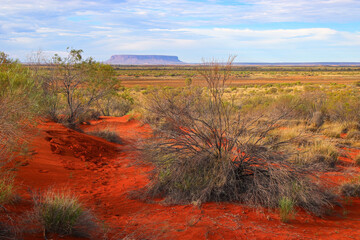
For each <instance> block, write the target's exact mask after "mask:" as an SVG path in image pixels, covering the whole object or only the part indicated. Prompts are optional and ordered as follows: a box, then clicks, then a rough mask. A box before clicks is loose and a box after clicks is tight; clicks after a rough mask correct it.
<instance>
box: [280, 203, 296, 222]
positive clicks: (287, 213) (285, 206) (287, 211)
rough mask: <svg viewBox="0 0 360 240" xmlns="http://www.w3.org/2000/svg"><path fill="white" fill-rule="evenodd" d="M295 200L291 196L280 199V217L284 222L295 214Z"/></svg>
mask: <svg viewBox="0 0 360 240" xmlns="http://www.w3.org/2000/svg"><path fill="white" fill-rule="evenodd" d="M294 206H295V202H294V201H293V200H292V199H291V198H289V197H282V198H281V199H280V201H279V208H280V219H281V221H282V222H285V223H287V222H289V221H290V219H291V218H292V217H293V215H294V212H295V210H294Z"/></svg>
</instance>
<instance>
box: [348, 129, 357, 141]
mask: <svg viewBox="0 0 360 240" xmlns="http://www.w3.org/2000/svg"><path fill="white" fill-rule="evenodd" d="M346 138H347V139H351V140H355V141H360V131H359V130H350V131H349V132H348V134H347V136H346Z"/></svg>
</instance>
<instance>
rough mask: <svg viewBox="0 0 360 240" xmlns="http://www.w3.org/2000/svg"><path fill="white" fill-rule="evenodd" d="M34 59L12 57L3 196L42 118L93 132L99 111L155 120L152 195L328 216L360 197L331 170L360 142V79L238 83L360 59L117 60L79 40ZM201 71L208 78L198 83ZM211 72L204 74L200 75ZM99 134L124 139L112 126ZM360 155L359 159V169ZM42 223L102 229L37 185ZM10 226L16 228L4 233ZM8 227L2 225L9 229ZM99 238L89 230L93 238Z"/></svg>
mask: <svg viewBox="0 0 360 240" xmlns="http://www.w3.org/2000/svg"><path fill="white" fill-rule="evenodd" d="M35 59H37V64H33V65H28V66H25V65H23V64H21V63H19V62H17V61H14V60H11V59H9V58H8V56H7V55H6V54H4V53H1V54H0V164H1V165H0V168H1V171H0V204H1V205H2V206H6V204H11V202H12V201H13V199H15V197H14V196H15V195H16V188H17V186H14V181H13V179H14V171H12V170H14V169H16V167H17V164H19V162H18V160H17V159H18V156H19V154H21V153H22V152H23V149H25V148H26V146H27V144H28V141H29V140H31V138H29V136H30V135H34V134H35V133H36V125H37V124H38V123H39V122H41V121H44V120H45V119H51V120H52V121H56V122H59V123H62V124H64V125H65V126H67V127H69V128H72V129H75V130H77V131H81V130H80V128H79V126H80V125H81V124H86V123H88V122H89V121H91V120H94V119H97V118H98V117H99V116H123V115H125V114H129V113H131V114H132V116H134V117H136V118H138V119H139V120H141V121H143V123H145V124H149V125H150V126H151V129H152V131H153V132H152V134H151V136H150V137H149V138H147V139H145V140H144V141H143V142H141V144H140V146H139V148H140V149H141V153H142V154H141V157H142V161H145V162H146V163H150V164H151V166H152V168H153V170H152V172H151V173H150V175H149V178H150V183H149V184H148V185H147V186H145V187H144V188H143V189H138V191H137V193H138V197H139V198H141V199H143V200H148V199H158V198H161V199H163V201H164V202H165V203H171V204H193V205H195V206H200V205H201V204H202V203H205V202H212V201H215V202H234V203H239V204H245V205H248V206H251V207H255V208H256V207H267V208H270V209H277V210H278V211H279V214H280V219H281V221H283V222H289V221H291V220H292V219H293V218H296V216H295V214H296V211H297V209H303V210H305V211H307V212H309V213H310V214H314V215H316V216H324V215H325V214H326V213H328V212H329V209H332V208H333V207H334V206H341V203H342V198H343V197H359V195H360V194H359V192H360V187H359V181H358V178H356V179H357V180H353V181H350V182H344V184H343V185H342V186H340V187H338V186H337V187H334V186H333V184H331V183H330V181H326V179H324V178H321V174H322V173H325V172H328V171H332V170H334V169H336V168H337V167H338V166H339V164H340V161H339V158H340V157H341V156H346V154H347V153H346V149H350V148H351V149H359V148H360V94H359V91H360V87H359V82H353V83H347V84H336V83H334V84H313V83H311V84H309V83H301V82H292V83H276V82H274V83H271V84H263V85H260V84H258V83H257V84H251V85H240V84H234V83H233V80H234V78H238V79H242V78H248V77H249V76H251V75H254V71H257V73H256V74H261V75H266V76H272V77H274V78H276V77H277V76H281V75H283V76H287V77H288V76H293V75H296V76H297V75H299V74H301V75H306V76H309V74H311V76H318V77H322V76H330V75H331V76H340V77H344V76H345V77H348V76H351V77H354V76H358V75H359V74H360V70H359V69H358V68H356V67H349V68H340V67H309V68H308V67H306V68H305V67H304V68H290V67H284V68H283V69H281V68H266V67H262V68H258V67H248V68H245V69H244V67H243V69H239V67H235V68H232V61H233V59H230V60H229V62H228V63H227V64H225V65H223V64H218V63H216V62H210V63H206V64H204V65H202V66H197V67H196V69H195V67H183V68H181V69H171V68H168V67H164V68H161V67H158V68H150V69H147V70H142V69H138V67H132V68H129V67H127V68H123V67H116V68H113V67H111V66H108V65H104V64H101V63H97V62H95V61H94V60H93V59H91V58H89V59H85V60H84V59H83V58H82V51H81V50H74V49H68V55H67V56H66V57H60V56H58V55H55V56H54V57H53V58H52V59H49V60H44V59H42V57H41V55H37V56H35ZM125 74H127V75H128V76H130V77H136V76H147V75H150V76H154V77H156V76H157V77H166V76H172V75H173V76H176V77H180V78H182V81H183V83H184V84H183V86H181V87H180V86H179V87H161V86H148V87H144V86H142V87H140V86H135V87H124V86H122V85H121V84H122V83H121V82H120V81H119V79H120V80H121V77H119V76H123V75H125ZM194 79H197V81H194ZM199 79H202V83H201V84H199ZM88 134H90V135H94V136H97V137H101V138H104V139H106V140H108V141H110V142H114V143H118V144H123V141H122V139H121V136H118V135H117V134H116V132H115V131H112V130H110V129H109V130H105V131H103V130H98V131H95V132H89V133H88ZM359 164H360V160H359V156H355V158H354V162H353V166H359ZM33 200H34V201H33V206H34V208H33V211H32V212H31V213H30V216H32V218H33V220H34V221H35V222H36V224H35V225H37V226H38V227H39V228H40V229H42V230H43V231H44V233H45V236H46V233H57V234H60V235H74V234H75V235H76V234H78V233H79V232H80V233H90V232H91V231H92V230H90V229H93V228H95V227H98V226H97V223H96V222H97V220H96V218H95V217H94V216H93V214H92V213H91V212H90V211H89V210H86V208H85V207H83V205H81V204H80V201H79V199H78V198H77V197H76V196H74V195H73V194H72V193H70V192H67V191H64V192H57V191H55V190H52V191H51V190H50V191H48V192H44V193H39V194H35V195H34V197H33ZM6 231H7V230H6V229H5V230H4V232H6ZM1 233H2V228H1V227H0V234H1ZM88 237H89V236H88Z"/></svg>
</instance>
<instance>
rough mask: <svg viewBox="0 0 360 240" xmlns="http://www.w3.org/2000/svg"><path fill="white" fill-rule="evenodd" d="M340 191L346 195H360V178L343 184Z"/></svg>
mask: <svg viewBox="0 0 360 240" xmlns="http://www.w3.org/2000/svg"><path fill="white" fill-rule="evenodd" d="M340 192H341V195H342V196H345V197H360V178H358V179H354V180H352V181H350V182H347V183H344V184H343V185H341V186H340Z"/></svg>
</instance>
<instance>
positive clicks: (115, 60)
mask: <svg viewBox="0 0 360 240" xmlns="http://www.w3.org/2000/svg"><path fill="white" fill-rule="evenodd" d="M105 63H107V64H111V65H172V64H184V63H183V62H182V61H180V60H179V58H178V57H177V56H165V55H113V56H111V58H110V59H109V60H107V61H106V62H105Z"/></svg>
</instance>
